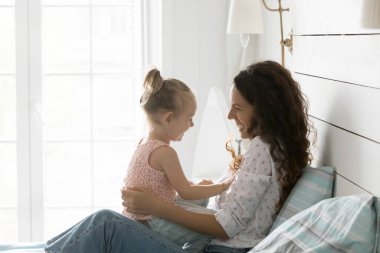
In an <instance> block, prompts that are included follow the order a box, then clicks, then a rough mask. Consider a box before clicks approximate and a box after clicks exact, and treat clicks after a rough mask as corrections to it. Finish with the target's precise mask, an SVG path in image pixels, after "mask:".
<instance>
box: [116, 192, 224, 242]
mask: <svg viewBox="0 0 380 253" xmlns="http://www.w3.org/2000/svg"><path fill="white" fill-rule="evenodd" d="M122 198H123V200H124V201H123V205H124V206H125V207H127V209H128V212H132V213H139V214H152V215H155V216H158V217H161V218H164V219H166V220H170V221H172V222H174V223H177V224H180V225H182V226H184V227H187V228H189V229H191V230H194V231H196V232H199V233H203V234H207V235H211V236H214V237H216V238H219V239H221V240H227V239H229V236H228V235H227V233H226V232H225V231H224V229H223V227H222V226H221V225H220V224H219V223H218V222H217V221H216V218H215V216H214V215H213V214H203V213H195V212H191V211H187V210H184V209H182V208H180V207H178V206H175V205H171V204H168V203H166V202H164V201H162V200H161V199H159V198H157V197H155V196H154V195H153V194H152V193H150V192H149V191H146V190H144V189H141V188H130V189H123V190H122Z"/></svg>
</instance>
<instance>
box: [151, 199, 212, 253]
mask: <svg viewBox="0 0 380 253" xmlns="http://www.w3.org/2000/svg"><path fill="white" fill-rule="evenodd" d="M176 204H177V205H179V206H180V207H182V208H184V209H186V210H189V211H193V212H199V213H215V211H214V210H211V209H207V208H206V206H207V204H208V199H203V200H183V199H181V198H180V197H178V196H177V199H176ZM147 225H148V227H149V228H150V229H151V230H153V231H156V232H157V233H159V234H161V235H163V236H165V237H166V238H168V239H169V240H171V241H173V242H174V243H176V244H177V245H179V246H180V247H182V248H183V249H185V250H186V252H188V253H201V252H203V248H204V247H205V246H206V245H207V244H208V243H209V242H210V240H211V238H212V237H211V236H210V235H205V234H200V233H197V232H195V231H193V230H190V229H188V228H186V227H183V226H181V225H178V224H176V223H173V222H170V221H168V220H165V219H162V218H158V217H155V218H153V219H151V220H148V221H147Z"/></svg>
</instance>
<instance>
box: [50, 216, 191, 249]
mask: <svg viewBox="0 0 380 253" xmlns="http://www.w3.org/2000/svg"><path fill="white" fill-rule="evenodd" d="M45 251H46V252H48V253H100V252H102V253H123V252H125V253H127V252H128V253H134V252H136V253H145V252H146V253H148V252H149V253H150V252H167V253H169V252H171V253H184V252H186V251H184V250H183V249H181V247H179V246H178V245H176V244H175V243H173V242H172V241H170V240H168V239H166V238H165V237H163V236H162V235H160V234H158V233H156V232H154V231H152V230H150V229H149V228H147V227H146V226H144V225H143V224H140V223H139V222H136V221H133V220H130V219H128V218H126V217H125V216H123V215H121V214H119V213H116V212H114V211H111V210H101V211H98V212H96V213H93V214H92V215H90V216H88V217H87V218H85V219H83V220H82V221H81V222H79V223H78V224H76V225H74V226H73V227H71V228H69V229H68V230H66V231H65V232H63V233H62V234H60V235H58V236H56V237H54V238H53V239H51V240H49V241H48V242H47V247H46V248H45Z"/></svg>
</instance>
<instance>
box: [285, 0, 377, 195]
mask: <svg viewBox="0 0 380 253" xmlns="http://www.w3.org/2000/svg"><path fill="white" fill-rule="evenodd" d="M371 2H372V0H319V1H316V0H314V1H312V0H294V1H292V2H291V3H292V5H291V7H290V8H291V13H292V17H293V35H294V36H293V39H294V44H293V58H292V65H291V66H292V71H293V73H294V76H295V78H296V79H297V80H298V81H299V82H300V85H301V87H302V90H303V91H304V93H305V94H306V95H307V97H308V98H309V101H310V111H309V113H310V115H311V118H312V119H313V120H314V122H315V126H316V128H317V130H318V142H317V146H318V149H316V150H315V151H314V154H315V158H316V161H317V163H318V162H319V163H322V164H325V165H331V166H334V167H335V168H336V170H337V180H336V191H335V194H336V195H347V194H355V193H365V192H369V193H372V194H375V195H377V196H380V184H379V182H380V130H379V129H380V112H379V109H378V108H380V24H379V23H380V22H379V23H378V24H377V26H373V27H371V28H369V26H368V25H367V24H365V23H363V22H362V21H363V19H365V18H367V17H369V14H370V10H368V9H367V8H366V7H368V4H369V3H371ZM374 27H375V28H374Z"/></svg>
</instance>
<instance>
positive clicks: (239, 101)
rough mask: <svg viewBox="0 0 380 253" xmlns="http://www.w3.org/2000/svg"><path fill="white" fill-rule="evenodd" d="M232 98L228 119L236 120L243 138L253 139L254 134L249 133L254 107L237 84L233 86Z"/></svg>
mask: <svg viewBox="0 0 380 253" xmlns="http://www.w3.org/2000/svg"><path fill="white" fill-rule="evenodd" d="M230 100H231V109H230V112H229V113H228V119H231V120H235V123H236V126H237V127H238V129H239V132H240V137H241V138H242V139H252V138H253V134H252V133H249V132H248V129H249V127H250V124H251V122H252V119H253V117H254V107H253V106H252V105H251V104H249V103H248V101H247V100H246V99H245V98H244V97H243V96H242V95H241V93H240V92H239V90H238V89H236V87H235V85H233V86H232V87H231V92H230Z"/></svg>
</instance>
